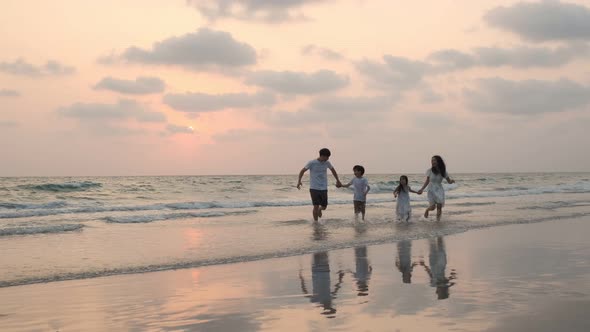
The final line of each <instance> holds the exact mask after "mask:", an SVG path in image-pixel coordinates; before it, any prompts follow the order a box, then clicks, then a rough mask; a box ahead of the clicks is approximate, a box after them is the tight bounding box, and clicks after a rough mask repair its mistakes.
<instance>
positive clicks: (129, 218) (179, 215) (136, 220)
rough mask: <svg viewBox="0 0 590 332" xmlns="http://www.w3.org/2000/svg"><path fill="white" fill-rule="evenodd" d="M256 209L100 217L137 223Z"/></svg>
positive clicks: (253, 211) (252, 211) (212, 215)
mask: <svg viewBox="0 0 590 332" xmlns="http://www.w3.org/2000/svg"><path fill="white" fill-rule="evenodd" d="M255 212H256V210H246V211H234V212H221V211H209V212H184V213H166V214H156V215H134V216H108V217H104V218H102V220H104V221H106V222H109V223H117V224H139V223H149V222H154V221H163V220H172V219H186V218H210V217H222V216H228V215H244V214H250V213H255Z"/></svg>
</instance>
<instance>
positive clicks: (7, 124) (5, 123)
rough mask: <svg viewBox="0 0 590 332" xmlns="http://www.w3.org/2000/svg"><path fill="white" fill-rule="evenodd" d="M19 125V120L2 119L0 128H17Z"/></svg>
mask: <svg viewBox="0 0 590 332" xmlns="http://www.w3.org/2000/svg"><path fill="white" fill-rule="evenodd" d="M18 126H19V123H18V122H14V121H0V128H4V129H9V128H16V127H18Z"/></svg>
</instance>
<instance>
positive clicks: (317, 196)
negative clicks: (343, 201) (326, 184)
mask: <svg viewBox="0 0 590 332" xmlns="http://www.w3.org/2000/svg"><path fill="white" fill-rule="evenodd" d="M309 195H310V196H311V202H312V203H313V205H321V206H324V207H325V206H328V190H316V189H309Z"/></svg>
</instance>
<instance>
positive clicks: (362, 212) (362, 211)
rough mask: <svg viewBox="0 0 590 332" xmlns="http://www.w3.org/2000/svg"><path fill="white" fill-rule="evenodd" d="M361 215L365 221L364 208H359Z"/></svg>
mask: <svg viewBox="0 0 590 332" xmlns="http://www.w3.org/2000/svg"><path fill="white" fill-rule="evenodd" d="M361 216H362V217H363V221H365V209H364V208H363V209H362V210H361Z"/></svg>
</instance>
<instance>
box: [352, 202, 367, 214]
mask: <svg viewBox="0 0 590 332" xmlns="http://www.w3.org/2000/svg"><path fill="white" fill-rule="evenodd" d="M352 202H353V203H354V213H361V212H365V205H366V202H365V201H352Z"/></svg>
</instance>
